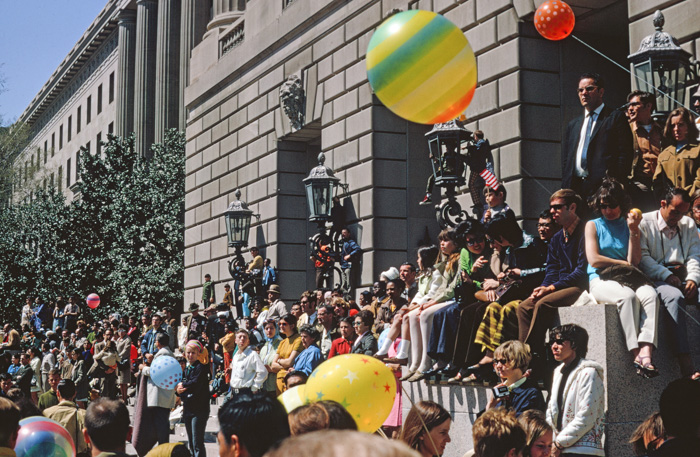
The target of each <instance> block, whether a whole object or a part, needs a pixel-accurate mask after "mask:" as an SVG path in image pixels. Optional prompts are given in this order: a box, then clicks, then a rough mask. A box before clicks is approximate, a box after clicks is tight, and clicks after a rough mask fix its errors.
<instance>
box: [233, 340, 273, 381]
mask: <svg viewBox="0 0 700 457" xmlns="http://www.w3.org/2000/svg"><path fill="white" fill-rule="evenodd" d="M265 379H267V369H266V368H265V365H264V364H263V363H262V360H260V356H259V355H258V353H257V352H255V351H254V350H253V348H252V347H250V346H248V347H247V348H245V349H244V350H243V351H238V352H236V355H234V356H233V360H231V387H232V388H234V389H242V388H245V387H248V388H250V389H252V390H253V391H257V390H260V389H261V388H262V385H263V383H264V382H265Z"/></svg>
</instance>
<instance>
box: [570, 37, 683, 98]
mask: <svg viewBox="0 0 700 457" xmlns="http://www.w3.org/2000/svg"><path fill="white" fill-rule="evenodd" d="M571 38H573V39H574V40H576V41H578V42H579V43H581V44H582V45H584V46H586V47H587V48H588V49H590V50H591V51H593V52H595V53H596V54H598V55H600V56H602V57H603V58H605V59H607V60H609V61H610V62H612V63H613V64H615V65H617V66H618V67H620V68H622V69H623V70H624V71H626V72H627V73H629V74H630V75H631V76H633V77H634V78H635V79H637V81H639V82H641V83H643V84H644V85H646V86H651V87H653V88H654V90H656V91H658V92H659V93H660V94H661V95H663V96H664V97H666V98H668V99H671V100H672V101H674V102H675V103H677V104H679V105H681V106H682V107H684V108H685V109H687V110H690V108H688V107H687V106H685V104H684V103H681V102H679V101H678V100H676V99H675V98H673V97H671V96H670V95H669V94H667V93H666V92H664V91H662V90H661V89H659V88H658V87H656V86H655V85H653V84H651V83H649V82H647V81H644V80H643V79H642V78H640V77H639V76H637V75H635V74H634V73H632V72H631V71H630V70H629V68H625V67H624V66H622V65H620V64H619V63H617V62H615V61H614V60H613V59H611V58H610V57H608V56H606V55H605V54H603V53H602V52H600V51H599V50H597V49H596V48H594V47H593V46H591V45H590V44H588V43H586V42H585V41H583V40H582V39H580V38H579V37H577V36H576V35H574V34H573V33H572V34H571Z"/></svg>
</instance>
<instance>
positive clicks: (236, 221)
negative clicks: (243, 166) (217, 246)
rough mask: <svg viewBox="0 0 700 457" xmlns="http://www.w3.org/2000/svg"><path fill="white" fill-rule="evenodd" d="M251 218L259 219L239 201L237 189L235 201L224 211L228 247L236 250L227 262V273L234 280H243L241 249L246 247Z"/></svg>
mask: <svg viewBox="0 0 700 457" xmlns="http://www.w3.org/2000/svg"><path fill="white" fill-rule="evenodd" d="M252 216H255V217H256V218H257V219H260V215H259V214H254V213H253V211H252V210H251V209H249V208H248V204H247V203H246V202H244V201H241V191H240V189H237V190H236V200H234V201H232V202H231V204H230V205H229V206H228V208H227V209H226V211H224V218H225V219H226V236H227V237H228V246H229V247H231V248H235V249H236V253H235V255H234V257H233V258H232V259H231V260H229V262H228V271H229V273H230V274H231V277H232V278H233V279H235V280H241V279H243V274H244V273H245V260H243V254H241V249H242V248H244V247H247V246H248V235H249V233H250V220H251V218H252Z"/></svg>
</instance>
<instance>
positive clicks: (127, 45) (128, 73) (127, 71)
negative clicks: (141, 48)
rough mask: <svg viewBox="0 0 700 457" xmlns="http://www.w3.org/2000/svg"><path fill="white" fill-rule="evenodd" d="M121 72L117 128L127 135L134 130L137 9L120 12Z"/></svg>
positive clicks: (119, 76)
mask: <svg viewBox="0 0 700 457" xmlns="http://www.w3.org/2000/svg"><path fill="white" fill-rule="evenodd" d="M118 47H119V72H118V73H117V75H118V76H117V77H118V78H119V79H118V80H117V129H116V134H117V135H119V136H121V137H125V136H127V135H129V134H130V133H131V132H133V131H134V59H135V55H136V11H134V10H123V11H122V12H121V13H120V14H119V45H118Z"/></svg>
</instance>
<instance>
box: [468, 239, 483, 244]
mask: <svg viewBox="0 0 700 457" xmlns="http://www.w3.org/2000/svg"><path fill="white" fill-rule="evenodd" d="M483 242H484V240H483V239H481V240H475V239H471V240H467V246H474V245H475V244H481V243H483Z"/></svg>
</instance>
